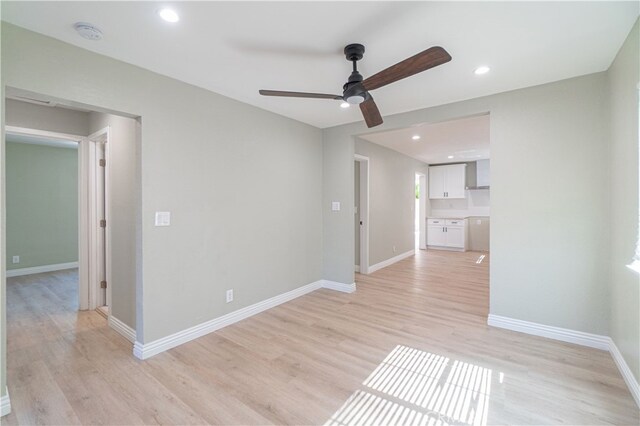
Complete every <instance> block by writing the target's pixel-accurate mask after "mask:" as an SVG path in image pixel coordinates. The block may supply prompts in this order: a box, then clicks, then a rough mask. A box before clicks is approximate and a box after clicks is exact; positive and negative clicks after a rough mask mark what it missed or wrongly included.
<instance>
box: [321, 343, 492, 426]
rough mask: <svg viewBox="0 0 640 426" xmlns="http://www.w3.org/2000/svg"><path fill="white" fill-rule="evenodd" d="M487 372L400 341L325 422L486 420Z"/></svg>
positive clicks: (476, 422) (481, 422)
mask: <svg viewBox="0 0 640 426" xmlns="http://www.w3.org/2000/svg"><path fill="white" fill-rule="evenodd" d="M491 375H492V371H491V370H490V369H488V368H484V367H479V366H477V365H473V364H469V363H466V362H461V361H457V360H453V361H452V360H450V359H449V358H447V357H444V356H440V355H435V354H432V353H429V352H425V351H421V350H418V349H414V348H410V347H407V346H402V345H398V346H396V347H395V349H394V350H393V351H392V352H391V353H390V354H389V355H388V356H387V357H386V358H385V359H384V361H382V363H380V365H378V367H377V368H376V369H375V370H374V372H373V373H371V375H370V376H369V377H368V378H367V379H366V380H365V381H364V382H363V389H360V390H357V391H356V392H355V393H354V394H353V395H352V396H351V397H350V398H349V400H347V402H346V403H345V404H344V405H343V406H342V407H341V408H340V409H339V410H338V411H337V412H336V413H335V414H334V415H333V416H332V417H331V419H330V420H329V421H328V422H327V424H328V425H353V424H380V425H392V424H411V425H413V424H427V425H444V424H455V425H469V426H471V425H481V426H485V425H486V424H487V416H488V408H489V396H490V393H491ZM500 378H501V381H502V378H503V374H502V373H500Z"/></svg>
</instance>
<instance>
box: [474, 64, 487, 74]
mask: <svg viewBox="0 0 640 426" xmlns="http://www.w3.org/2000/svg"><path fill="white" fill-rule="evenodd" d="M489 71H491V68H489V67H487V66H484V65H483V66H481V67H478V68H476V69H475V71H473V73H474V74H475V75H482V74H486V73H488V72H489Z"/></svg>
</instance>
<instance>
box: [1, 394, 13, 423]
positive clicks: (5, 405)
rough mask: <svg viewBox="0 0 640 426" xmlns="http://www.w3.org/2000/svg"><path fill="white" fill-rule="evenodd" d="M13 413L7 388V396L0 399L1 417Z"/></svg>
mask: <svg viewBox="0 0 640 426" xmlns="http://www.w3.org/2000/svg"><path fill="white" fill-rule="evenodd" d="M10 412H11V400H10V399H9V388H5V395H4V396H3V397H2V398H0V417H2V416H6V415H7V414H9V413H10Z"/></svg>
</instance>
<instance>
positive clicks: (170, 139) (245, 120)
mask: <svg viewBox="0 0 640 426" xmlns="http://www.w3.org/2000/svg"><path fill="white" fill-rule="evenodd" d="M2 58H3V61H2V78H3V83H4V84H5V85H8V86H11V87H16V88H19V89H24V90H29V91H31V92H35V93H43V94H46V95H48V96H52V97H54V98H60V99H68V100H71V101H74V102H77V103H79V104H84V105H89V106H93V107H94V108H92V109H97V110H102V111H109V110H110V111H119V112H122V113H127V114H129V115H131V116H141V117H142V119H141V123H142V128H141V146H140V152H141V163H140V172H141V177H140V178H141V188H142V193H141V222H142V223H141V227H140V228H141V229H139V230H138V232H140V233H141V249H140V253H138V259H137V262H141V271H139V272H138V274H139V275H140V282H138V284H137V286H138V288H137V292H138V293H137V295H138V297H137V299H138V300H139V306H138V309H137V315H138V319H137V321H136V330H137V335H138V340H139V341H140V342H142V343H147V342H150V341H153V340H156V339H159V338H162V337H165V336H167V335H169V334H172V333H175V332H178V331H181V330H184V329H186V328H188V327H191V326H194V325H197V324H199V323H201V322H204V321H207V320H210V319H213V318H216V317H219V316H221V315H224V314H226V313H229V312H232V311H235V310H237V309H239V308H242V307H244V306H248V305H251V304H253V303H256V302H258V301H262V300H265V299H267V298H269V297H272V296H275V295H278V294H281V293H284V292H286V291H289V290H293V289H295V288H298V287H300V286H302V285H306V284H309V283H311V282H314V281H317V280H319V279H321V278H322V211H321V208H322V206H321V199H322V198H321V194H322V173H323V170H322V158H323V147H322V132H321V131H320V130H318V129H316V128H313V127H311V126H308V125H305V124H302V123H299V122H296V121H294V120H291V119H288V118H284V117H282V116H278V115H276V114H273V113H270V112H266V111H264V110H261V109H258V108H255V107H252V106H249V105H246V104H243V103H241V102H238V101H234V100H231V99H229V98H225V97H223V96H220V95H217V94H215V93H212V92H208V91H206V90H203V89H200V88H197V87H194V86H191V85H189V84H186V83H182V82H179V81H176V80H173V79H170V78H167V77H164V76H161V75H158V74H154V73H152V72H149V71H146V70H143V69H141V68H137V67H135V66H131V65H128V64H125V63H122V62H119V61H116V60H114V59H110V58H107V57H104V56H100V55H97V54H95V53H91V52H89V51H85V50H82V49H79V48H77V47H73V46H70V45H68V44H65V43H62V42H60V41H57V40H54V39H51V38H48V37H44V36H42V35H39V34H36V33H33V32H30V31H27V30H24V29H21V28H18V27H15V26H12V25H8V24H6V23H3V24H2ZM70 64H73V65H74V66H70ZM43 75H46V76H47V78H42V76H43ZM347 161H348V162H349V163H350V164H351V163H352V162H353V153H352V154H351V155H350V156H349V157H348V160H347ZM351 167H352V166H348V167H347V169H348V170H349V176H350V177H349V178H348V181H349V182H351V179H352V178H351V176H352V173H353V171H352V168H351ZM349 191H353V188H352V185H351V188H350V189H349ZM350 200H352V197H350ZM346 205H348V204H346ZM156 211H170V212H171V219H172V223H171V226H169V227H162V228H157V227H155V226H154V213H155V212H156ZM352 226H353V224H352V223H351V222H349V227H348V229H349V230H350V231H352V228H351V227H352ZM276 242H277V243H276ZM350 253H351V256H350V257H349V258H348V260H349V261H351V262H353V259H352V256H353V247H352V246H351V248H350ZM350 268H351V270H353V263H351V266H350ZM352 273H353V271H352ZM230 288H233V289H234V292H235V300H234V301H233V302H232V303H229V304H227V303H225V300H224V296H225V292H226V290H227V289H230ZM141 293H142V294H143V295H144V297H140V294H141ZM140 303H141V305H140Z"/></svg>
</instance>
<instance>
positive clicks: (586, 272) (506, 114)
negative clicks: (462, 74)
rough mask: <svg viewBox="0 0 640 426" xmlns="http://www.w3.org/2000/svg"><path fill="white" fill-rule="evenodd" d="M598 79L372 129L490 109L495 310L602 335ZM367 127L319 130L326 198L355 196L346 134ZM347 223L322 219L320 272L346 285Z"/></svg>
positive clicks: (395, 118) (405, 117) (603, 182)
mask: <svg viewBox="0 0 640 426" xmlns="http://www.w3.org/2000/svg"><path fill="white" fill-rule="evenodd" d="M605 83H606V76H605V74H604V73H599V74H593V75H588V76H584V77H579V78H574V79H570V80H565V81H560V82H557V83H552V84H546V85H542V86H537V87H531V88H526V89H521V90H516V91H512V92H507V93H502V94H497V95H493V96H488V97H483V98H478V99H473V100H469V101H464V102H458V103H454V104H449V105H443V106H439V107H434V108H427V109H423V110H418V111H413V112H408V113H403V114H398V115H392V116H387V117H385V123H384V124H383V125H382V126H381V127H376V128H375V129H373V131H376V132H377V131H381V130H390V129H397V128H401V127H407V126H411V125H414V124H417V123H425V122H438V121H443V120H448V119H453V118H458V117H464V116H468V115H473V114H479V113H487V112H490V113H491V160H492V167H491V172H492V188H491V198H492V199H491V210H492V212H491V214H492V217H491V222H492V227H491V249H492V253H491V257H492V258H491V313H493V314H496V315H504V316H507V317H512V318H518V319H522V320H526V321H533V322H537V323H542V324H548V325H553V326H558V327H565V328H570V329H574V330H580V331H585V332H591V333H597V334H607V333H608V316H609V308H608V305H609V302H608V300H609V292H608V288H607V277H608V273H607V260H606V259H605V257H603V256H602V253H603V247H607V246H608V243H609V241H608V233H609V229H608V224H607V223H608V221H607V212H608V209H607V206H608V201H609V199H608V192H609V184H608V182H609V170H608V167H607V165H606V163H603V161H602V159H603V158H607V157H608V142H607V137H606V135H605V133H606V125H607V119H604V118H603V117H605V110H604V106H603V101H604V100H605V97H606V96H605V95H606V93H605ZM371 131H372V130H369V129H367V128H366V127H365V126H364V123H353V124H349V125H344V126H338V127H333V128H329V129H325V130H324V139H325V147H331V148H325V152H327V151H330V154H331V155H325V165H324V167H325V171H326V172H327V171H330V172H331V177H330V178H325V187H324V194H325V199H326V200H329V199H335V200H336V201H343V202H345V201H347V200H348V201H350V200H352V199H353V193H352V192H353V189H352V188H353V185H351V179H352V176H353V171H352V167H353V166H352V163H353V162H352V161H350V160H351V155H352V152H351V151H352V150H353V145H354V141H353V135H359V134H363V133H367V132H371ZM523 159H526V161H522V160H523ZM514 164H517V167H515V166H514ZM372 167H374V166H373V165H372ZM523 191H526V195H527V196H523ZM325 207H327V206H325ZM352 226H353V220H352V218H351V216H350V215H348V216H344V217H340V216H338V215H334V216H333V217H332V220H326V221H325V229H324V237H325V249H327V248H328V247H331V250H332V253H331V255H330V256H327V257H326V258H325V270H326V271H327V272H330V273H331V274H332V276H333V277H334V279H337V280H340V281H342V282H344V283H349V282H352V280H353V272H352V271H351V270H352V269H353V268H352V265H353V260H352V257H353V246H352V244H353V243H352V242H351V241H350V240H351V239H352V238H351V235H353V229H352ZM514 248H517V249H514ZM343 259H349V260H348V261H346V262H345V261H343Z"/></svg>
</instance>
